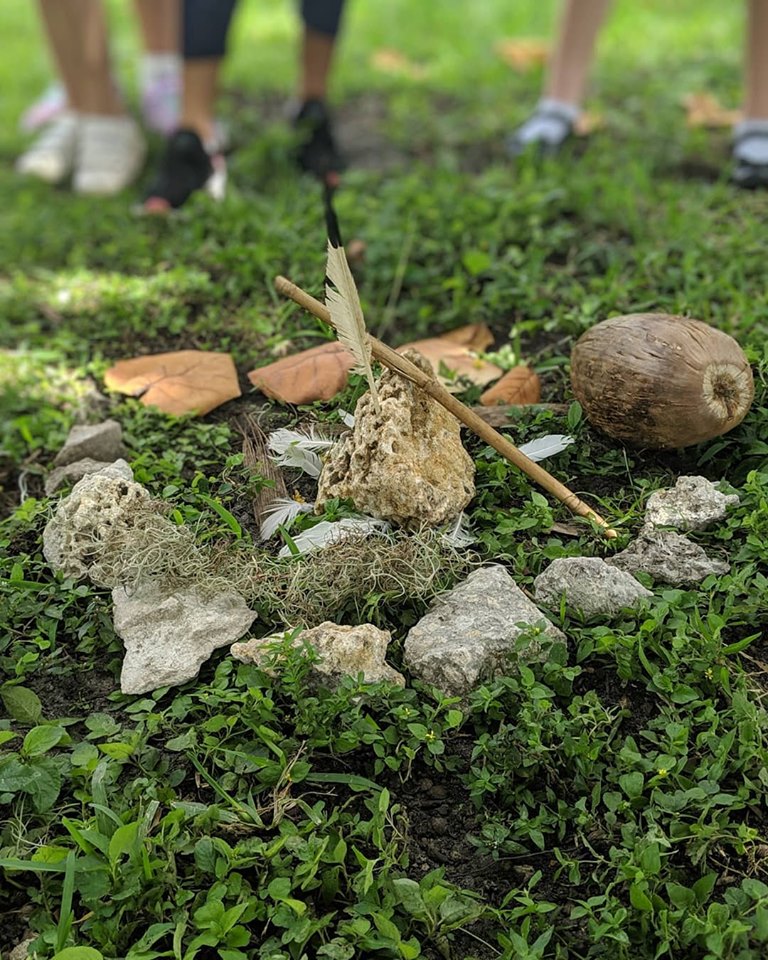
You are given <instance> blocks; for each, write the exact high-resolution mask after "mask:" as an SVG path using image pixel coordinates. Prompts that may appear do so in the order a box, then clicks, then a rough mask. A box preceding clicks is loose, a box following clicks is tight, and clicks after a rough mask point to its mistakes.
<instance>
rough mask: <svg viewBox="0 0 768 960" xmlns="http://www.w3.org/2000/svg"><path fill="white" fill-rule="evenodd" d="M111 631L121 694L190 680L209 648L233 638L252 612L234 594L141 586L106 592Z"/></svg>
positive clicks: (249, 620)
mask: <svg viewBox="0 0 768 960" xmlns="http://www.w3.org/2000/svg"><path fill="white" fill-rule="evenodd" d="M112 603H113V607H114V609H113V621H114V625H115V633H117V635H118V636H119V637H121V638H122V640H123V643H124V644H125V659H124V660H123V669H122V673H121V675H120V689H121V690H122V692H123V693H147V692H148V691H149V690H156V689H157V688H158V687H167V686H175V685H177V684H180V683H185V682H186V681H187V680H191V679H192V678H193V677H196V676H197V674H198V672H199V670H200V667H201V666H202V665H203V664H204V663H205V661H206V660H207V659H208V658H209V657H210V656H211V654H212V653H213V651H214V650H216V649H218V648H219V647H224V646H226V645H227V644H230V643H232V642H233V641H234V640H238V639H239V638H240V637H241V636H242V635H243V634H244V633H245V631H246V630H248V628H249V627H250V626H251V624H252V623H253V621H254V620H255V619H256V614H255V613H254V612H253V611H252V610H249V609H248V606H247V604H246V602H245V600H243V598H242V597H241V596H240V594H239V593H237V592H236V591H234V590H227V589H223V590H222V589H217V590H216V591H215V592H210V591H204V589H203V588H202V587H201V586H199V585H192V586H186V587H181V588H179V589H176V590H170V589H168V588H167V587H163V586H162V585H161V584H158V583H145V584H142V585H141V586H139V587H137V588H136V589H135V590H132V591H130V592H129V591H127V590H126V589H125V587H115V589H114V590H113V591H112Z"/></svg>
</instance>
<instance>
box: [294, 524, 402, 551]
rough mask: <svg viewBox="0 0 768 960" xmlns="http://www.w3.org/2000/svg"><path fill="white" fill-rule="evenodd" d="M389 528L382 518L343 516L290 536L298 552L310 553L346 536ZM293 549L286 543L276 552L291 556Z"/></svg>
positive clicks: (368, 534) (382, 530)
mask: <svg viewBox="0 0 768 960" xmlns="http://www.w3.org/2000/svg"><path fill="white" fill-rule="evenodd" d="M388 529H389V524H388V523H385V521H383V520H374V518H373V517H355V518H353V517H344V519H343V520H321V521H320V523H316V524H315V525H314V526H313V527H310V528H309V529H308V530H304V531H303V533H300V534H299V535H298V536H297V537H292V538H291V539H292V540H293V543H294V544H295V545H296V548H297V549H298V551H299V553H310V552H311V551H312V550H320V549H321V548H322V547H327V546H330V545H331V544H332V543H338V542H339V541H340V540H343V539H344V538H345V537H348V536H361V535H364V536H370V534H372V533H377V532H379V533H383V532H384V531H385V530H388ZM291 556H293V551H292V550H291V548H290V546H289V545H288V544H286V545H285V546H284V547H283V548H282V549H281V550H280V553H278V557H291Z"/></svg>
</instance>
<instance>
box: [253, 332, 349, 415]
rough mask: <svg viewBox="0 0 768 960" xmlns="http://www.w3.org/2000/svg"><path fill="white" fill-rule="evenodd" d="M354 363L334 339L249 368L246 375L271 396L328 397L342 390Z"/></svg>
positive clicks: (306, 399)
mask: <svg viewBox="0 0 768 960" xmlns="http://www.w3.org/2000/svg"><path fill="white" fill-rule="evenodd" d="M354 365H355V358H354V357H353V356H352V354H351V353H350V352H349V350H347V349H346V348H345V347H343V346H342V345H341V344H340V343H339V342H338V341H334V342H333V343H323V344H322V345H321V346H319V347H312V348H311V349H310V350H303V351H302V352H301V353H295V354H293V356H291V357H284V358H283V359H282V360H278V361H276V362H275V363H270V364H268V365H267V366H266V367H259V368H258V369H257V370H251V372H250V373H249V374H248V379H249V380H250V381H251V383H252V384H253V385H254V387H256V388H257V389H259V390H261V392H262V393H265V394H266V395H267V396H268V397H271V398H272V399H273V400H281V401H282V402H283V403H312V401H313V400H330V399H331V398H332V397H335V396H336V394H337V393H339V392H340V391H341V390H343V389H344V387H346V385H347V382H348V380H349V371H350V370H351V369H352V368H353V367H354Z"/></svg>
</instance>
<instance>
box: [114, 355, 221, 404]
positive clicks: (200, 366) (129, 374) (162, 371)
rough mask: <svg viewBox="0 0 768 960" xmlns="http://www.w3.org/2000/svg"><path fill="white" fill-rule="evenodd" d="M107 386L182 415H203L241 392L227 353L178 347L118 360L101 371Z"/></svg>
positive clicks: (145, 402) (144, 402)
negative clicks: (171, 351) (174, 349)
mask: <svg viewBox="0 0 768 960" xmlns="http://www.w3.org/2000/svg"><path fill="white" fill-rule="evenodd" d="M104 383H105V385H106V387H107V388H108V389H109V390H116V391H117V392H118V393H126V394H128V395H129V396H131V397H140V398H141V402H142V403H143V404H145V406H149V407H158V408H159V409H160V410H162V411H163V412H164V413H170V414H174V415H175V416H181V415H182V414H185V413H196V414H198V415H202V414H204V413H208V412H209V411H210V410H213V409H215V408H216V407H218V406H221V404H222V403H226V402H227V401H228V400H234V399H235V397H239V396H240V386H239V384H238V380H237V371H236V370H235V364H234V362H233V360H232V357H231V356H230V355H229V354H228V353H215V352H213V351H210V350H178V351H174V352H173V353H154V354H150V355H149V356H146V357H134V358H133V359H131V360H119V361H118V362H117V363H116V364H115V365H114V366H113V367H110V368H109V370H107V372H106V373H105V374H104Z"/></svg>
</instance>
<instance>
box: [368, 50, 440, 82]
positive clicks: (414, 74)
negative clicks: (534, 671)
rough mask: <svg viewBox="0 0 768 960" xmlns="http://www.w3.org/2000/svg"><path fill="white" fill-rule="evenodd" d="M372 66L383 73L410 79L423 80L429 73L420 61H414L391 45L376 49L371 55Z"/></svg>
mask: <svg viewBox="0 0 768 960" xmlns="http://www.w3.org/2000/svg"><path fill="white" fill-rule="evenodd" d="M371 66H372V67H373V68H374V70H378V71H380V72H381V73H390V74H392V75H393V76H397V77H408V79H409V80H423V79H424V77H425V76H426V75H427V71H426V68H425V67H424V66H423V65H422V64H420V63H414V61H413V60H411V59H410V58H409V57H407V56H406V55H405V54H404V53H401V52H400V51H399V50H393V49H391V48H389V47H385V48H382V49H381V50H375V51H374V52H373V54H372V55H371Z"/></svg>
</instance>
